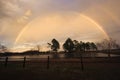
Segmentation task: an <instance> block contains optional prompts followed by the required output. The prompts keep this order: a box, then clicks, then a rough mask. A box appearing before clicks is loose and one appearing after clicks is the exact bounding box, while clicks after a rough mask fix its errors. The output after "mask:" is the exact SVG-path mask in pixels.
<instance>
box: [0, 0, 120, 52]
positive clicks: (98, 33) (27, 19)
mask: <svg viewBox="0 0 120 80" xmlns="http://www.w3.org/2000/svg"><path fill="white" fill-rule="evenodd" d="M119 4H120V1H119V0H0V43H1V44H4V45H6V46H7V47H9V48H13V47H14V49H19V50H20V49H23V48H26V47H27V48H31V46H35V45H37V44H39V45H41V46H42V45H45V44H47V42H51V40H52V39H53V38H56V39H57V40H58V41H59V42H61V43H63V42H64V41H65V40H66V38H68V37H70V38H72V39H77V40H78V41H81V40H82V41H94V42H97V41H101V40H102V39H105V38H108V37H111V38H113V39H115V40H116V41H117V43H119V44H120V38H119V34H120V10H119Z"/></svg>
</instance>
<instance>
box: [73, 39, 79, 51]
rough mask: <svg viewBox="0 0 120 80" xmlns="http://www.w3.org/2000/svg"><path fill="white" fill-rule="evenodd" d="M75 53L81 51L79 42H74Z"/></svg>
mask: <svg viewBox="0 0 120 80" xmlns="http://www.w3.org/2000/svg"><path fill="white" fill-rule="evenodd" d="M73 44H74V51H80V43H79V42H78V41H77V40H74V41H73Z"/></svg>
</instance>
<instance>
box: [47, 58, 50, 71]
mask: <svg viewBox="0 0 120 80" xmlns="http://www.w3.org/2000/svg"><path fill="white" fill-rule="evenodd" d="M49 67H50V58H49V56H48V59H47V69H49Z"/></svg>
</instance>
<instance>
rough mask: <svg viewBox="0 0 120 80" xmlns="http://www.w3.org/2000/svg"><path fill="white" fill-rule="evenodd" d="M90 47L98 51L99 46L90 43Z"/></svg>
mask: <svg viewBox="0 0 120 80" xmlns="http://www.w3.org/2000/svg"><path fill="white" fill-rule="evenodd" d="M90 47H91V49H92V50H93V51H94V50H97V46H96V44H95V43H94V42H91V43H90Z"/></svg>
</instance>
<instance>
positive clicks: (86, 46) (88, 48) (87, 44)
mask: <svg viewBox="0 0 120 80" xmlns="http://www.w3.org/2000/svg"><path fill="white" fill-rule="evenodd" d="M85 49H86V50H88V51H89V50H90V42H86V43H85Z"/></svg>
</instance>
